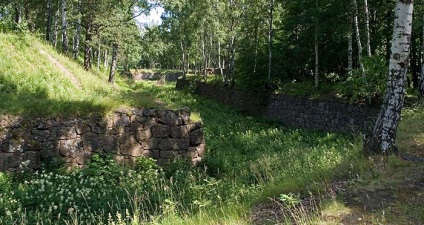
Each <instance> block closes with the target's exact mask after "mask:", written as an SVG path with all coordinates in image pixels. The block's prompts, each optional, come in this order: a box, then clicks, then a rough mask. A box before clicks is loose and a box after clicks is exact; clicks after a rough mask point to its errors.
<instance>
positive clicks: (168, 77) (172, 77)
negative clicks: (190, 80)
mask: <svg viewBox="0 0 424 225" xmlns="http://www.w3.org/2000/svg"><path fill="white" fill-rule="evenodd" d="M182 75H183V73H182V72H172V73H171V72H168V73H160V72H158V73H154V72H135V73H134V74H132V79H133V80H135V81H139V80H160V79H164V80H165V81H177V79H178V78H179V77H181V76H182Z"/></svg>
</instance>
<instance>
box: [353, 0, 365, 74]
mask: <svg viewBox="0 0 424 225" xmlns="http://www.w3.org/2000/svg"><path fill="white" fill-rule="evenodd" d="M352 2H353V8H354V9H353V10H354V15H353V21H354V23H355V33H356V43H357V45H358V61H359V62H358V63H359V68H360V69H361V73H362V75H363V74H364V71H365V69H364V65H363V64H362V44H361V34H360V33H359V19H358V3H357V2H356V0H352Z"/></svg>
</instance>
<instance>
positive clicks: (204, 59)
mask: <svg viewBox="0 0 424 225" xmlns="http://www.w3.org/2000/svg"><path fill="white" fill-rule="evenodd" d="M202 62H203V79H204V80H205V81H207V79H208V78H207V75H208V74H207V71H206V68H207V66H208V65H207V63H208V62H207V60H206V46H205V35H203V38H202Z"/></svg>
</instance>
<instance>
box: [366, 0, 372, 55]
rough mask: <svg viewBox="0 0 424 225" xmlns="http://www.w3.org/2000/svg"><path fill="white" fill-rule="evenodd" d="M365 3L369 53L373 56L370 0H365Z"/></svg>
mask: <svg viewBox="0 0 424 225" xmlns="http://www.w3.org/2000/svg"><path fill="white" fill-rule="evenodd" d="M364 3H365V30H366V33H367V34H366V35H367V54H368V56H371V36H370V12H369V9H368V1H367V0H364Z"/></svg>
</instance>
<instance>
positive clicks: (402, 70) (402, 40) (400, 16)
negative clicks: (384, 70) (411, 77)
mask: <svg viewBox="0 0 424 225" xmlns="http://www.w3.org/2000/svg"><path fill="white" fill-rule="evenodd" d="M412 12H413V1H412V0H398V1H397V3H396V7H395V19H394V26H393V36H392V47H391V54H390V63H389V74H388V81H387V89H386V97H385V100H384V103H383V106H382V109H381V112H380V115H379V117H378V119H377V122H376V124H375V127H374V130H373V131H372V133H371V134H370V135H369V136H367V137H365V140H364V151H365V152H367V153H383V154H386V155H388V154H393V153H395V154H397V153H398V149H397V147H396V144H395V141H396V131H397V127H398V125H399V121H400V117H401V111H402V107H403V102H404V97H405V83H406V72H407V68H408V63H409V62H408V61H409V50H410V45H411V33H412Z"/></svg>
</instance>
